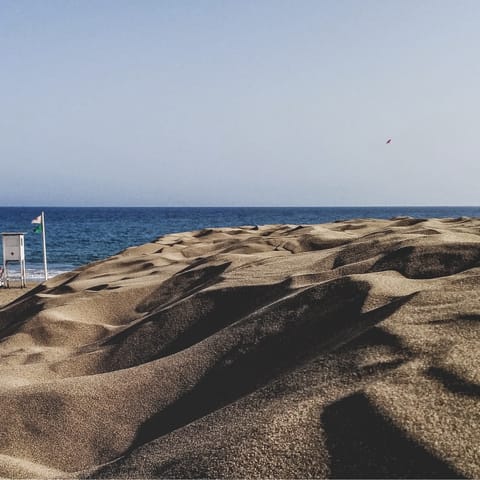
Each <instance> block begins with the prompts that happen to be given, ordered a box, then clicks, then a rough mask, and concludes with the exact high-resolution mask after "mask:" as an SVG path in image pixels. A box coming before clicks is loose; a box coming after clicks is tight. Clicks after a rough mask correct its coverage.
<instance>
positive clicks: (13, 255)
mask: <svg viewBox="0 0 480 480" xmlns="http://www.w3.org/2000/svg"><path fill="white" fill-rule="evenodd" d="M2 240H3V281H4V284H5V286H6V287H8V288H9V287H10V278H11V277H10V273H9V266H10V265H11V264H12V263H19V264H20V284H21V287H22V288H23V287H26V286H27V282H26V273H25V234H24V233H22V232H3V233H2Z"/></svg>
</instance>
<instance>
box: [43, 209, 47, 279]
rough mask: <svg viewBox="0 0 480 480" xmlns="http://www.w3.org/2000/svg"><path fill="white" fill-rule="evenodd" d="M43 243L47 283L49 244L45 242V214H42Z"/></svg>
mask: <svg viewBox="0 0 480 480" xmlns="http://www.w3.org/2000/svg"><path fill="white" fill-rule="evenodd" d="M42 241H43V270H44V271H45V281H47V280H48V270H47V242H46V240H45V214H44V213H43V212H42Z"/></svg>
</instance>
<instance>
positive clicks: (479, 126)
mask: <svg viewBox="0 0 480 480" xmlns="http://www.w3.org/2000/svg"><path fill="white" fill-rule="evenodd" d="M479 25H480V2H479V1H478V0H471V1H469V0H451V1H444V0H424V1H420V0H395V1H393V0H377V1H373V0H351V1H349V0H312V1H309V0H291V1H282V0H218V1H208V0H195V1H182V0H170V1H167V0H165V1H162V0H154V1H153V0H152V1H146V0H145V1H140V0H131V1H123V0H95V1H93V0H77V1H69V0H61V1H49V0H42V1H38V0H33V1H22V0H11V1H10V0H1V1H0V65H1V68H0V92H1V93H0V158H1V164H2V181H1V190H0V205H127V206H128V205H132V206H133V205H152V206H153V205H159V206H162V205H180V206H187V205H192V206H194V205H199V206H200V205H220V206H230V205H273V206H276V205H478V204H480V200H479V199H480V188H479V180H480V175H479V173H480V163H479V160H480V143H479V142H480V135H479V132H480V61H479V51H480V28H479ZM388 138H392V143H391V144H390V145H386V144H385V142H386V140H387V139H388Z"/></svg>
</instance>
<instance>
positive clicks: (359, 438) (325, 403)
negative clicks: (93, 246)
mask: <svg viewBox="0 0 480 480" xmlns="http://www.w3.org/2000/svg"><path fill="white" fill-rule="evenodd" d="M479 287H480V221H479V220H471V219H463V218H460V219H448V220H428V221H425V220H414V219H410V218H398V219H393V220H391V221H387V220H385V221H384V220H355V221H348V222H338V223H332V224H324V225H316V226H305V227H303V226H292V225H288V226H285V225H271V226H263V227H242V228H224V229H211V230H203V231H197V232H190V233H182V234H175V235H168V236H165V237H161V238H160V239H158V240H157V241H156V242H153V243H150V244H146V245H143V246H141V247H134V248H130V249H127V250H126V251H125V252H123V253H121V254H119V255H116V256H114V257H111V258H109V259H107V260H105V261H101V262H97V263H95V264H91V265H88V266H86V267H83V268H81V269H79V270H77V271H75V272H72V273H69V274H65V275H62V276H60V277H56V278H55V279H53V280H51V281H49V282H47V283H46V284H44V285H40V286H38V287H36V288H34V289H33V290H32V291H30V292H28V293H27V294H26V295H25V296H23V297H21V298H20V299H18V300H16V301H14V302H13V303H12V304H10V305H8V306H6V307H3V308H2V309H1V310H0V335H1V343H0V379H1V382H0V412H1V415H2V417H1V418H2V421H1V425H0V429H1V430H0V476H4V477H19V478H20V477H24V478H26V477H45V478H46V477H58V476H64V477H65V476H74V477H78V476H80V477H86V476H90V477H95V478H98V477H107V478H108V477H115V478H120V477H128V478H132V477H134V478H139V477H235V478H238V477H282V478H286V477H302V478H303V477H325V476H329V477H349V476H353V477H361V476H367V477H375V476H380V477H389V476H390V477H391V476H394V477H398V476H407V477H408V476H410V477H412V476H414V477H437V478H438V477H458V476H460V477H462V476H467V477H479V476H480V448H479V447H480V445H479V443H480V428H479V424H480V403H479V396H480V349H479V343H478V342H479V336H480V335H479V333H480V329H479V327H480V323H479V320H480V288H479Z"/></svg>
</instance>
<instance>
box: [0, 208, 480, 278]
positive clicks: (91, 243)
mask: <svg viewBox="0 0 480 480" xmlns="http://www.w3.org/2000/svg"><path fill="white" fill-rule="evenodd" d="M42 210H43V211H44V212H45V226H46V228H45V232H46V241H47V258H48V267H49V277H53V276H55V275H57V274H59V273H63V272H67V271H70V270H73V269H75V268H76V267H78V266H80V265H84V264H86V263H89V262H93V261H95V260H100V259H103V258H106V257H109V256H111V255H114V254H115V253H118V252H120V251H121V250H123V249H125V248H126V247H129V246H133V245H141V244H143V243H147V242H150V241H152V240H155V239H156V238H158V237H159V236H161V235H164V234H166V233H173V232H185V231H190V230H196V229H201V228H206V227H223V226H239V225H263V224H273V223H289V224H311V223H324V222H331V221H334V220H348V219H352V218H391V217H395V216H399V215H408V216H411V217H416V218H432V217H459V216H468V217H478V216H480V207H222V208H219V207H202V208H197V207H151V208H149V207H145V208H140V207H130V208H117V207H98V208H97V207H95V208H93V207H82V208H76V207H45V208H42V207H0V232H12V231H13V232H25V256H26V268H27V279H28V280H43V256H42V255H43V254H42V236H41V235H40V234H35V233H33V225H32V224H31V221H32V219H33V218H35V217H36V216H38V215H39V214H40V213H41V211H42Z"/></svg>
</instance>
